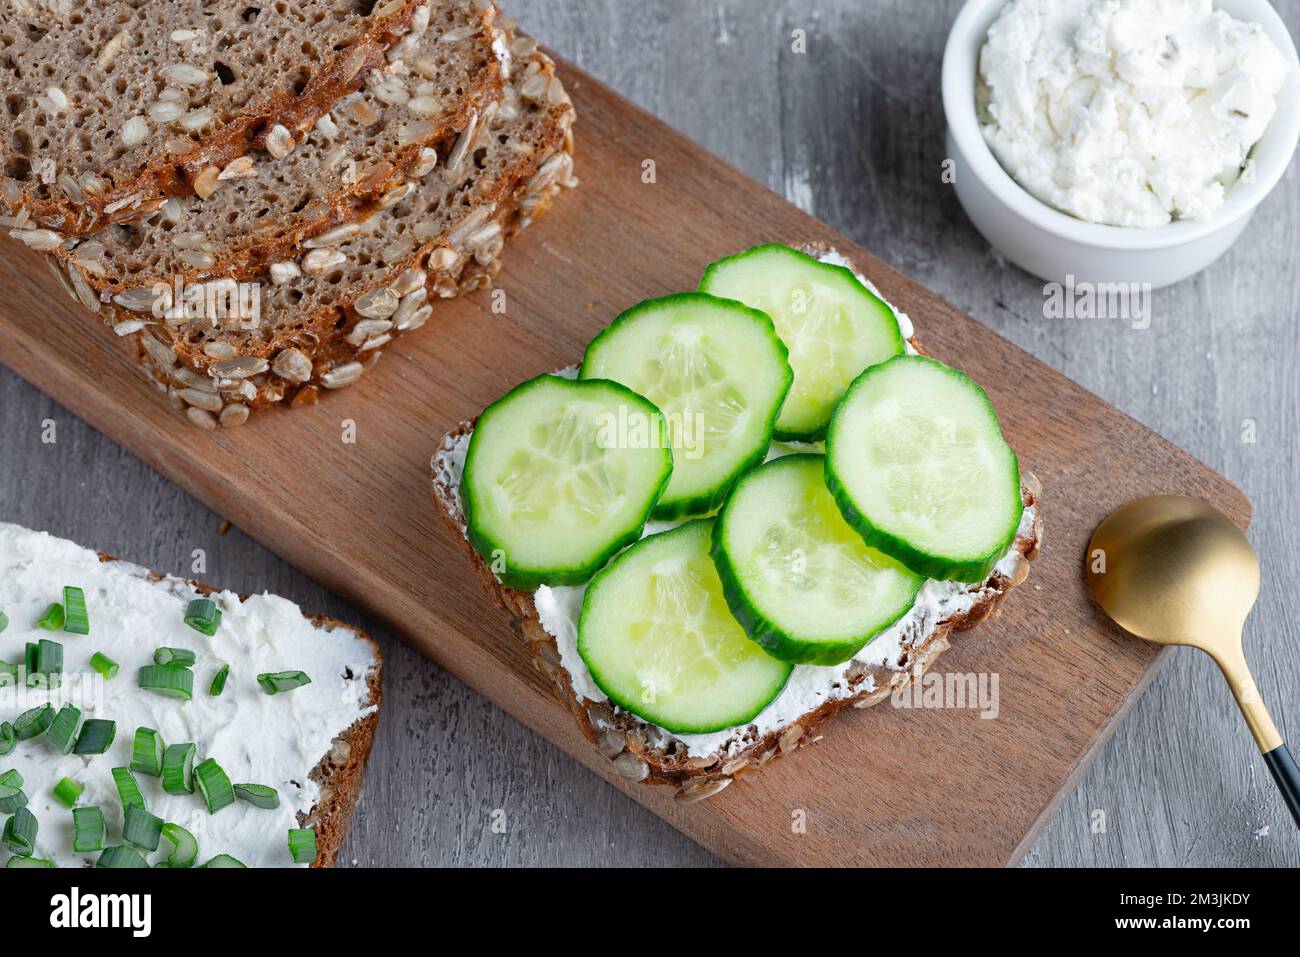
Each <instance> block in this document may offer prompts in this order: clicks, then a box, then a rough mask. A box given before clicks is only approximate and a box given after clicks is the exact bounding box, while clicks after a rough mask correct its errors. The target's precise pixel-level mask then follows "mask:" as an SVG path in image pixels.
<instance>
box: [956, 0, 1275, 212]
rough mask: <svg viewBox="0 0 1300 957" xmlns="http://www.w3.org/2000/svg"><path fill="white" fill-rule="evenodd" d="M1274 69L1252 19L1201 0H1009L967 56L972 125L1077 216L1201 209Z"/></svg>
mask: <svg viewBox="0 0 1300 957" xmlns="http://www.w3.org/2000/svg"><path fill="white" fill-rule="evenodd" d="M1287 69H1288V66H1287V62H1286V60H1285V59H1284V57H1283V55H1282V53H1281V51H1279V50H1278V48H1277V47H1276V46H1275V45H1274V43H1273V42H1272V40H1270V39H1269V37H1268V35H1267V34H1266V33H1265V31H1264V29H1263V28H1262V27H1260V26H1259V25H1258V24H1253V23H1243V22H1241V21H1239V20H1234V19H1233V18H1232V17H1231V16H1229V15H1228V14H1227V13H1225V12H1223V11H1222V10H1215V9H1214V6H1213V3H1212V2H1211V0H1011V2H1009V3H1008V4H1007V5H1006V7H1005V8H1004V9H1003V10H1002V12H1001V14H1000V15H999V16H998V19H997V20H996V21H995V22H994V24H993V26H992V27H991V28H990V29H989V34H988V42H987V43H986V44H985V46H984V49H983V51H982V53H981V55H980V66H979V72H980V77H979V80H980V83H979V94H978V97H979V106H980V111H981V120H982V123H983V130H984V137H985V139H986V141H987V142H988V144H989V147H990V148H991V150H992V151H993V153H994V155H995V156H996V157H997V158H998V161H999V162H1000V163H1001V164H1002V165H1003V167H1004V168H1005V169H1006V170H1007V172H1008V173H1010V174H1011V175H1012V177H1014V178H1015V179H1016V180H1017V181H1018V182H1019V183H1020V184H1021V185H1022V186H1023V187H1024V188H1025V189H1026V190H1028V191H1029V192H1030V193H1031V194H1033V195H1034V196H1036V197H1037V198H1038V199H1040V200H1042V201H1043V202H1045V203H1047V204H1049V205H1051V206H1054V207H1056V208H1057V209H1059V210H1061V211H1062V212H1065V213H1069V214H1071V215H1073V216H1076V217H1078V218H1079V219H1082V220H1086V221H1088V222H1093V223H1104V224H1107V225H1112V226H1129V227H1154V226H1162V225H1165V224H1166V223H1169V222H1171V221H1172V220H1175V219H1190V220H1202V221H1204V220H1209V219H1211V218H1213V216H1214V214H1215V212H1216V210H1218V209H1219V207H1220V206H1222V205H1223V202H1224V197H1225V194H1226V192H1227V190H1228V189H1229V188H1231V186H1232V185H1233V184H1234V183H1235V182H1236V181H1237V179H1238V178H1239V177H1240V175H1241V172H1242V169H1243V167H1244V165H1245V163H1246V161H1247V158H1248V156H1249V154H1250V150H1251V148H1252V147H1253V146H1254V145H1255V143H1257V142H1258V141H1259V139H1260V137H1262V136H1263V135H1264V131H1265V130H1266V129H1267V127H1268V125H1269V122H1270V121H1271V120H1272V118H1273V115H1274V113H1275V111H1276V107H1277V96H1278V93H1279V92H1280V91H1281V89H1282V85H1283V82H1284V79H1285V76H1286V73H1287Z"/></svg>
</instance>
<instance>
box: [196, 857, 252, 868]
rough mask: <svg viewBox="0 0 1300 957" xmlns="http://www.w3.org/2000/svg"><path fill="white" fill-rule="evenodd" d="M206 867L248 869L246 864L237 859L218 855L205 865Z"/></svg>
mask: <svg viewBox="0 0 1300 957" xmlns="http://www.w3.org/2000/svg"><path fill="white" fill-rule="evenodd" d="M203 866H204V867H242V868H245V869H247V868H248V865H247V864H245V863H244V862H243V861H241V860H240V859H239V858H237V857H231V856H230V855H229V854H218V855H217V856H216V857H214V858H213V859H212V860H210V861H208V862H207V863H206V864H204V865H203Z"/></svg>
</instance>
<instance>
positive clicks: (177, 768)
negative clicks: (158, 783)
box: [162, 744, 198, 794]
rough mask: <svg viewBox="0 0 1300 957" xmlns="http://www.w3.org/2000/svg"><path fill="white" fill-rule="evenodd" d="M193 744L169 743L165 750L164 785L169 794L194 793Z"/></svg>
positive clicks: (195, 750)
mask: <svg viewBox="0 0 1300 957" xmlns="http://www.w3.org/2000/svg"><path fill="white" fill-rule="evenodd" d="M197 750H198V749H197V748H195V747H194V745H193V744H169V745H168V746H167V750H166V751H164V752H163V771H162V786H163V790H164V791H166V792H167V793H168V794H193V793H194V755H195V753H196V752H197Z"/></svg>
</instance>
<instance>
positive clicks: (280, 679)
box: [257, 671, 311, 694]
mask: <svg viewBox="0 0 1300 957" xmlns="http://www.w3.org/2000/svg"><path fill="white" fill-rule="evenodd" d="M257 683H258V684H259V685H261V686H262V690H263V691H265V692H266V693H267V694H279V693H280V692H282V691H292V690H293V689H294V688H301V687H302V686H303V685H309V684H311V679H310V678H308V677H307V673H306V672H304V671H277V672H275V673H273V674H262V675H258V676H257Z"/></svg>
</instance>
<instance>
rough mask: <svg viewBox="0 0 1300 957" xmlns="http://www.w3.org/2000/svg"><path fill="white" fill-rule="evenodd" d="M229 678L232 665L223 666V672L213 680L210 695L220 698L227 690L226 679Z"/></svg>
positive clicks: (219, 672) (209, 690)
mask: <svg viewBox="0 0 1300 957" xmlns="http://www.w3.org/2000/svg"><path fill="white" fill-rule="evenodd" d="M229 677H230V665H222V666H221V670H220V671H218V672H217V674H216V676H215V677H214V678H213V679H212V687H211V688H209V689H208V694H210V695H212V697H214V698H220V697H221V692H223V691H225V690H226V679H227V678H229Z"/></svg>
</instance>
